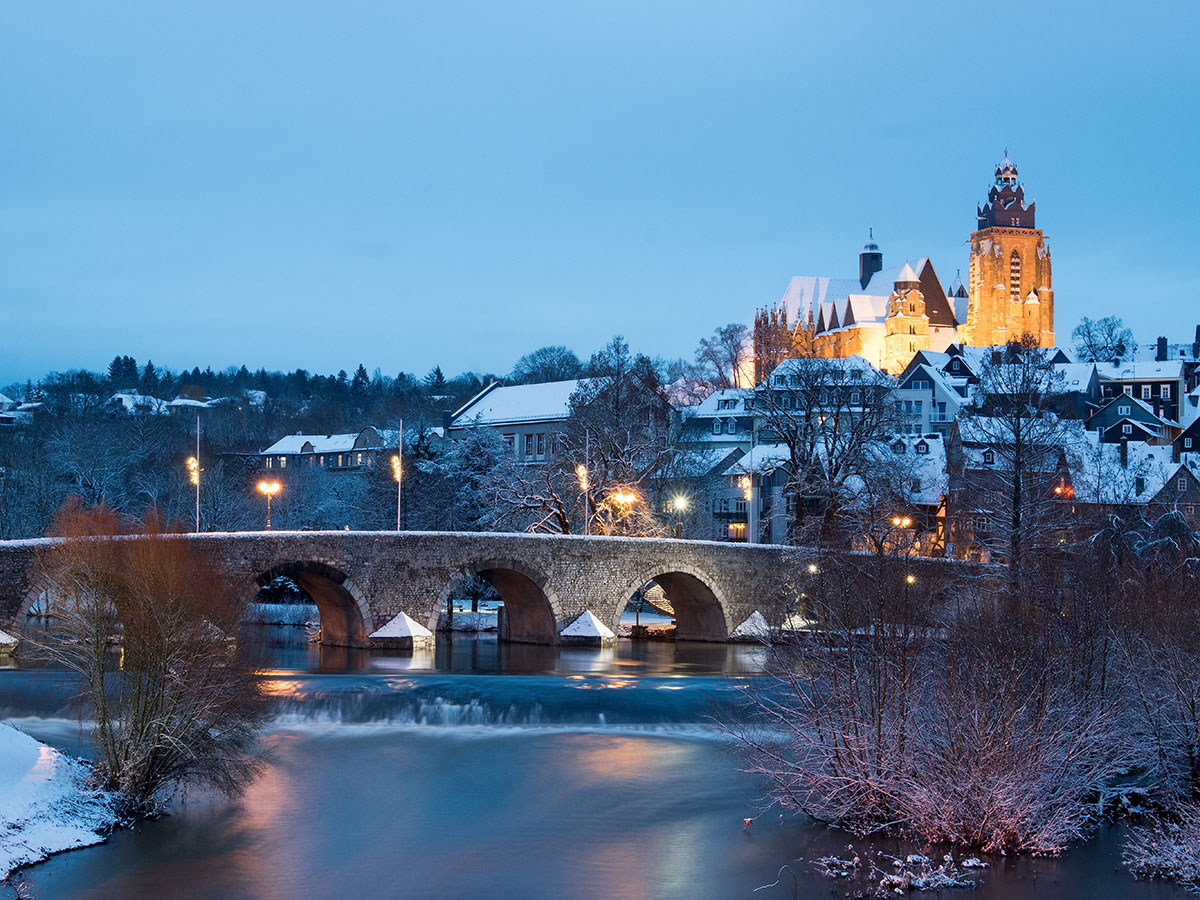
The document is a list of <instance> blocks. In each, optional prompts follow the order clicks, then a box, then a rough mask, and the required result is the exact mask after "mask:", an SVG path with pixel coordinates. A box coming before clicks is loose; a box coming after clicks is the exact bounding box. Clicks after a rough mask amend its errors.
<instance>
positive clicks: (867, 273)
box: [858, 228, 883, 289]
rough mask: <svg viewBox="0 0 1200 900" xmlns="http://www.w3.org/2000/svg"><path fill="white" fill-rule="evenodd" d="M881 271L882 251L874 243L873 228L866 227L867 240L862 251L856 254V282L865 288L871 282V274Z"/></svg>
mask: <svg viewBox="0 0 1200 900" xmlns="http://www.w3.org/2000/svg"><path fill="white" fill-rule="evenodd" d="M881 271H883V251H882V250H880V249H879V245H878V244H877V243H875V229H874V228H868V229H867V242H866V243H865V244H863V248H862V252H861V253H859V254H858V283H859V285H860V286H861V287H862V288H864V289H865V288H866V286H867V285H868V284H870V282H871V276H872V275H874V274H875V273H876V272H881Z"/></svg>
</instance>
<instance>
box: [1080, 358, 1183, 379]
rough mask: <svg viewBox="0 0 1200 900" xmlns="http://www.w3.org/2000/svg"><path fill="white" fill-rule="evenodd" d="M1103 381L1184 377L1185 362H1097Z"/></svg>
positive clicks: (1097, 370)
mask: <svg viewBox="0 0 1200 900" xmlns="http://www.w3.org/2000/svg"><path fill="white" fill-rule="evenodd" d="M1096 374H1098V375H1099V376H1100V380H1101V381H1171V380H1177V379H1182V378H1183V362H1182V361H1180V360H1177V359H1174V360H1167V361H1166V362H1156V361H1153V360H1152V361H1150V362H1121V363H1117V364H1113V363H1110V362H1105V363H1096Z"/></svg>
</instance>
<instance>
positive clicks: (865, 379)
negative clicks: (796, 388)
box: [769, 353, 894, 384]
mask: <svg viewBox="0 0 1200 900" xmlns="http://www.w3.org/2000/svg"><path fill="white" fill-rule="evenodd" d="M814 367H817V368H818V369H819V370H821V371H828V372H830V373H840V374H841V375H842V376H843V378H844V383H845V384H856V383H857V384H891V383H893V381H894V379H893V378H892V377H891V376H890V375H888V374H886V373H884V372H881V371H880V370H879V369H877V368H875V367H874V366H873V365H871V363H870V362H869V361H868V360H866V359H865V358H863V357H861V356H859V355H858V354H857V353H855V354H852V355H850V356H847V357H845V358H843V359H818V360H814V359H807V358H805V359H795V358H793V359H785V360H784V361H783V362H781V363H780V364H779V365H778V366H776V367H775V370H774V371H773V372H772V373H771V374H770V376H769V379H770V380H772V382H773V380H774V379H775V378H776V377H780V378H782V377H787V376H790V375H793V374H795V375H805V374H807V373H808V372H809V371H810V370H811V369H812V368H814Z"/></svg>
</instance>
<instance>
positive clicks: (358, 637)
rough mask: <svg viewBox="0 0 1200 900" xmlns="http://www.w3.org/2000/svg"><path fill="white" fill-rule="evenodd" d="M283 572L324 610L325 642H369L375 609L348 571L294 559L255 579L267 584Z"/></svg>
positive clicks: (341, 644)
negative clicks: (348, 574) (368, 637)
mask: <svg viewBox="0 0 1200 900" xmlns="http://www.w3.org/2000/svg"><path fill="white" fill-rule="evenodd" d="M281 576H283V577H287V578H290V579H291V580H292V581H294V582H296V584H298V585H299V586H300V587H301V588H303V589H304V591H305V593H307V594H308V595H309V596H310V597H312V601H313V603H315V604H316V605H317V611H318V612H319V613H320V614H321V643H322V644H331V645H333V646H335V647H363V646H366V643H367V625H368V624H369V623H370V622H371V621H372V619H371V609H370V607H369V606H368V604H367V601H366V598H364V597H363V595H362V592H361V591H360V590H359V589H358V586H357V585H355V584H354V582H353V581H351V580H350V578H349V576H347V575H346V573H345V572H343V571H342V570H341V569H338V568H335V567H334V566H331V565H329V564H328V563H324V562H319V561H317V560H291V561H288V562H284V563H279V564H278V565H275V566H272V567H271V568H270V569H268V570H267V571H265V572H263V573H261V574H259V575H258V576H256V577H255V579H254V581H255V584H256V585H257V586H258V587H259V588H263V587H266V586H267V585H268V584H270V583H271V582H272V581H274V580H275V579H276V578H279V577H281Z"/></svg>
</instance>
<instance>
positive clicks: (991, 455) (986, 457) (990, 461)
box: [983, 450, 996, 466]
mask: <svg viewBox="0 0 1200 900" xmlns="http://www.w3.org/2000/svg"><path fill="white" fill-rule="evenodd" d="M983 464H984V465H985V466H992V465H995V464H996V451H995V450H984V451H983Z"/></svg>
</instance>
